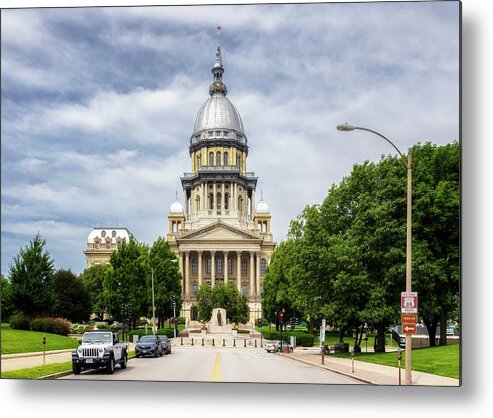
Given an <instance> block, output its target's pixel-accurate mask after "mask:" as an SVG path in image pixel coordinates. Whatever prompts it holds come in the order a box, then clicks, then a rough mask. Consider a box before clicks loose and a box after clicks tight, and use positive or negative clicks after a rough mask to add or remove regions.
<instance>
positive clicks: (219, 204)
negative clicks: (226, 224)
mask: <svg viewBox="0 0 493 418" xmlns="http://www.w3.org/2000/svg"><path fill="white" fill-rule="evenodd" d="M216 199H217V209H218V210H221V193H218V194H217V195H216Z"/></svg>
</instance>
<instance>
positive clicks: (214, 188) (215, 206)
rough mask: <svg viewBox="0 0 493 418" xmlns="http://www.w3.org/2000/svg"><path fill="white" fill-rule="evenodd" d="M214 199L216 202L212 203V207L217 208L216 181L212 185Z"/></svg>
mask: <svg viewBox="0 0 493 418" xmlns="http://www.w3.org/2000/svg"><path fill="white" fill-rule="evenodd" d="M212 201H213V202H214V203H213V205H212V209H213V210H216V209H217V196H216V183H213V185H212Z"/></svg>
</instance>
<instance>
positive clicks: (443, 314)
mask: <svg viewBox="0 0 493 418" xmlns="http://www.w3.org/2000/svg"><path fill="white" fill-rule="evenodd" d="M447 316H448V312H447V310H446V309H445V308H443V307H442V309H440V345H441V346H442V345H447Z"/></svg>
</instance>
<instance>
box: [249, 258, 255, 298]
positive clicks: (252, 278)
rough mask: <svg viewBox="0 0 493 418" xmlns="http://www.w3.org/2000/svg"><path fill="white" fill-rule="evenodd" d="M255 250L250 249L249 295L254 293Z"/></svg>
mask: <svg viewBox="0 0 493 418" xmlns="http://www.w3.org/2000/svg"><path fill="white" fill-rule="evenodd" d="M254 256H255V252H254V251H250V292H249V294H250V296H253V295H254V293H255V270H254V262H255V259H254Z"/></svg>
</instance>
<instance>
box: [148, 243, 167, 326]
mask: <svg viewBox="0 0 493 418" xmlns="http://www.w3.org/2000/svg"><path fill="white" fill-rule="evenodd" d="M150 255H151V250H150V249H149V256H150ZM165 261H166V260H163V261H161V262H160V263H159V264H158V265H157V266H155V267H152V266H151V286H152V335H156V304H155V302H154V270H155V269H157V268H158V267H160V266H161V265H162V264H163V263H164V262H165Z"/></svg>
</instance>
